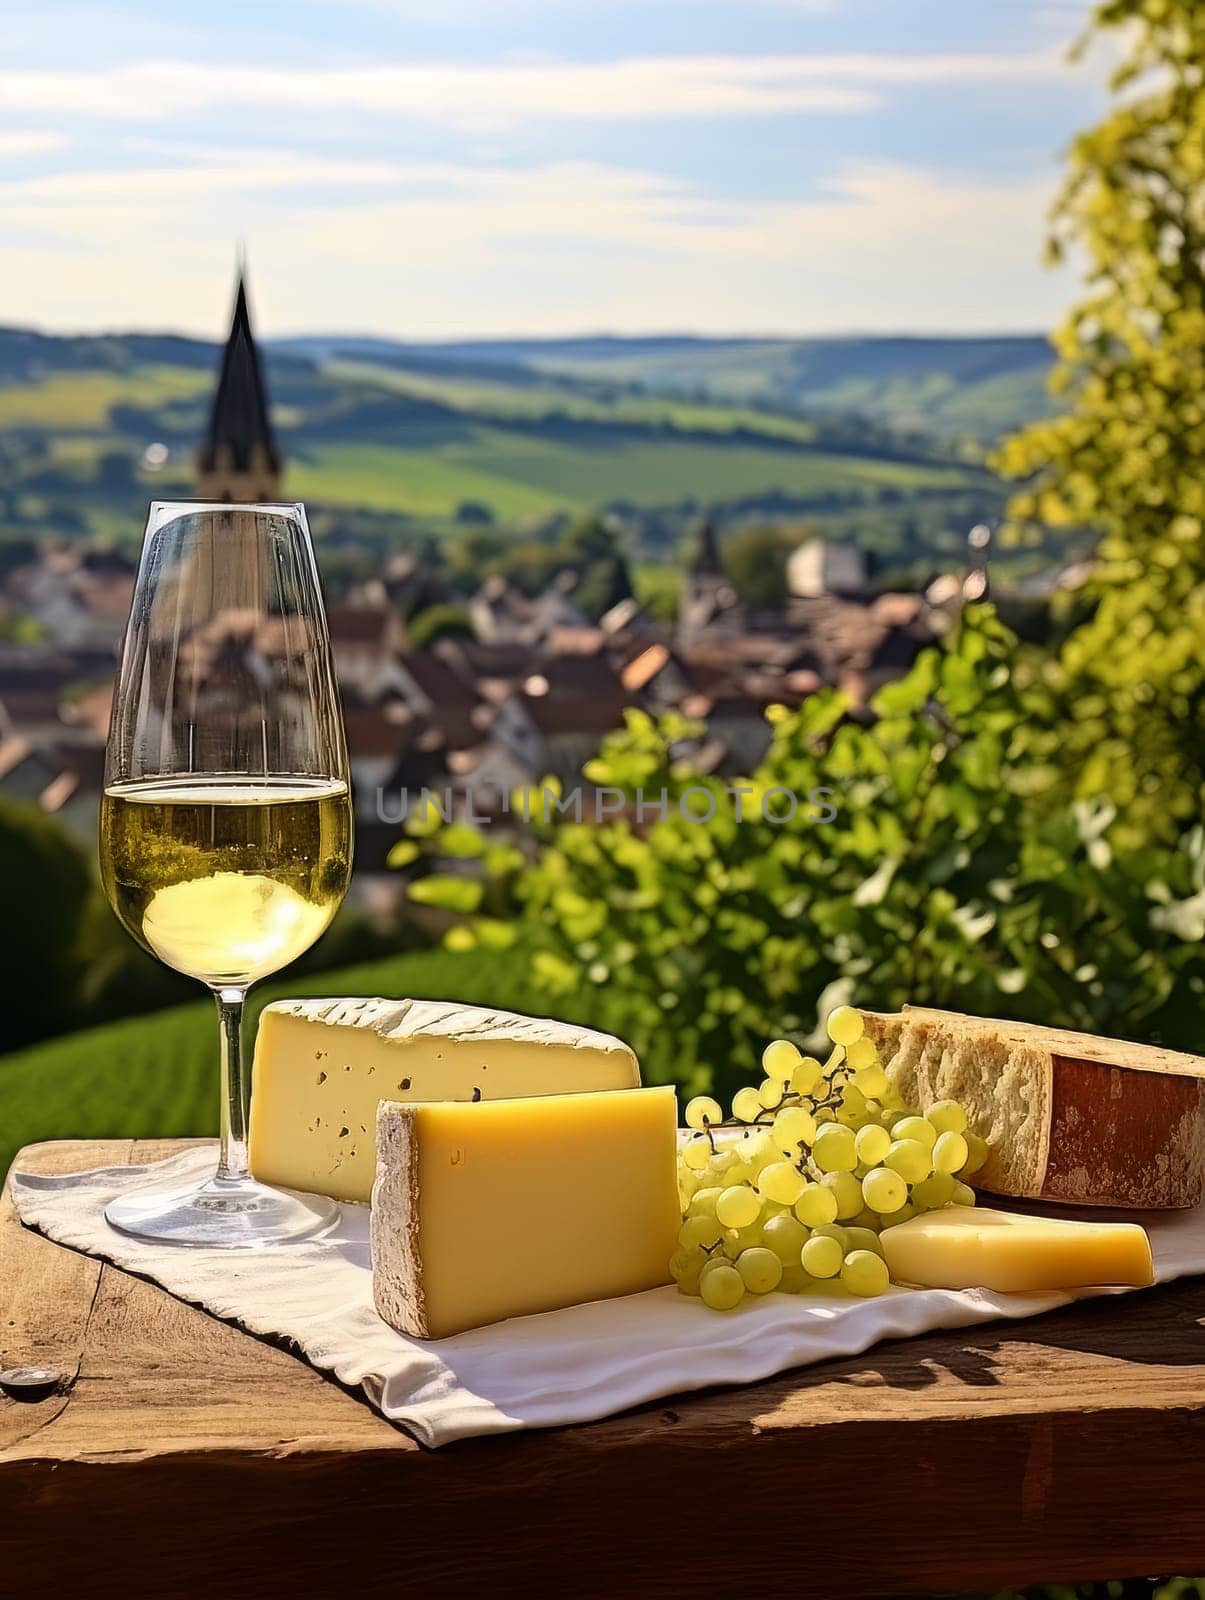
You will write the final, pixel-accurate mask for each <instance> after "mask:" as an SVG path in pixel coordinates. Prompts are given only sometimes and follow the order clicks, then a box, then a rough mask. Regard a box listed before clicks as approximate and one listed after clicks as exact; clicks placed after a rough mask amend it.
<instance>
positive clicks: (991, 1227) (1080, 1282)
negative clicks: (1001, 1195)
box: [880, 1206, 1155, 1294]
mask: <svg viewBox="0 0 1205 1600" xmlns="http://www.w3.org/2000/svg"><path fill="white" fill-rule="evenodd" d="M880 1237H881V1240H882V1245H883V1255H884V1256H885V1257H886V1260H887V1266H888V1268H889V1270H890V1272H891V1276H892V1279H893V1280H894V1281H896V1282H898V1283H911V1284H919V1285H920V1286H921V1287H922V1288H925V1289H998V1290H1001V1291H1003V1292H1005V1293H1010V1294H1011V1293H1019V1292H1023V1291H1026V1290H1035V1289H1083V1288H1087V1287H1089V1286H1090V1285H1094V1284H1115V1283H1116V1284H1129V1285H1131V1286H1132V1287H1134V1288H1142V1287H1144V1286H1145V1285H1147V1284H1151V1283H1154V1281H1155V1271H1154V1263H1153V1262H1152V1259H1151V1243H1150V1240H1149V1239H1148V1238H1147V1235H1146V1230H1145V1229H1143V1228H1140V1227H1139V1226H1138V1225H1137V1223H1134V1222H1068V1221H1064V1220H1062V1219H1061V1218H1060V1219H1058V1220H1052V1219H1050V1218H1047V1217H1026V1216H1020V1215H1018V1214H1017V1213H1015V1212H1011V1211H993V1210H989V1209H987V1208H986V1207H980V1206H950V1207H947V1208H946V1209H944V1210H941V1211H927V1212H924V1213H922V1215H920V1216H917V1217H910V1218H909V1220H908V1221H907V1222H900V1223H897V1224H896V1226H895V1227H894V1228H885V1229H884V1230H883V1232H882V1234H881V1236H880Z"/></svg>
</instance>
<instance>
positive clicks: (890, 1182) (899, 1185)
mask: <svg viewBox="0 0 1205 1600" xmlns="http://www.w3.org/2000/svg"><path fill="white" fill-rule="evenodd" d="M862 1196H863V1199H864V1200H865V1201H866V1204H867V1205H868V1206H869V1207H870V1209H871V1210H872V1211H877V1212H878V1213H879V1214H880V1216H890V1215H891V1214H892V1213H893V1212H896V1211H898V1210H899V1209H900V1207H901V1206H903V1205H904V1204H905V1203H906V1201H907V1199H908V1185H907V1184H906V1183H905V1182H904V1180H903V1178H901V1177H900V1175H899V1173H898V1172H893V1171H892V1170H891V1168H890V1167H876V1168H875V1170H874V1171H873V1172H871V1173H868V1174H867V1176H866V1177H865V1178H863V1180H862Z"/></svg>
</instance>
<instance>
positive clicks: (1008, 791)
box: [427, 607, 1205, 1091]
mask: <svg viewBox="0 0 1205 1600" xmlns="http://www.w3.org/2000/svg"><path fill="white" fill-rule="evenodd" d="M1016 654H1017V641H1016V639H1015V638H1014V637H1013V636H1012V635H1011V634H1010V633H1009V632H1008V631H1007V630H1006V629H1005V628H1004V627H1003V626H1002V625H1001V624H1000V623H999V621H998V620H997V618H996V616H995V614H994V612H993V611H992V610H991V608H990V607H982V608H977V609H974V610H971V611H968V612H967V613H966V614H965V615H964V617H963V620H962V622H961V624H960V626H959V628H958V630H957V633H956V635H955V637H954V638H953V639H952V641H951V643H950V644H949V646H948V647H947V648H943V649H931V650H928V651H926V652H925V653H924V654H923V655H922V656H921V657H920V658H919V660H918V661H917V663H916V665H915V666H914V667H913V669H912V671H911V672H910V673H909V674H908V676H907V677H906V678H904V679H903V680H901V681H900V682H898V683H895V684H892V685H890V686H889V687H887V688H885V689H883V690H882V691H881V692H880V693H879V695H878V696H877V698H876V700H875V702H874V711H875V713H876V720H875V721H874V722H873V723H872V724H871V725H870V726H863V725H862V724H860V723H858V722H855V721H851V720H848V719H847V718H846V714H845V713H846V706H845V703H844V702H843V700H842V698H841V697H840V696H839V695H838V694H837V693H836V692H835V691H824V692H822V693H820V694H817V695H814V696H812V697H811V698H810V699H809V700H808V701H806V702H805V704H804V705H803V707H802V708H801V709H800V710H799V711H797V712H787V711H786V710H785V709H780V710H778V711H777V712H776V713H774V714H772V717H771V720H772V723H773V729H774V738H773V743H772V746H771V748H770V750H769V753H768V754H767V756H766V758H765V760H764V761H763V763H762V764H761V766H760V767H759V768H758V769H757V770H756V771H755V772H754V773H753V774H752V775H751V776H750V778H749V779H748V780H747V781H746V782H745V783H743V784H740V783H733V784H731V785H725V784H724V783H722V782H720V781H718V780H715V779H703V778H699V777H698V776H696V775H693V774H692V773H691V772H690V770H689V768H688V767H687V766H686V765H685V764H684V763H682V762H680V761H679V760H678V759H676V754H675V752H676V751H677V750H678V749H680V748H681V745H682V742H683V741H687V742H689V741H690V740H691V739H692V738H693V737H695V736H697V734H698V732H699V730H698V729H697V727H694V726H692V725H691V724H689V723H687V722H686V721H685V720H684V719H682V718H681V717H677V716H671V717H667V718H665V719H664V720H663V721H662V722H660V723H659V724H654V723H653V721H652V720H651V719H650V718H648V717H647V716H645V715H644V714H643V713H629V715H628V722H627V726H626V728H625V729H624V731H623V732H622V733H619V734H617V735H615V736H614V737H612V738H611V739H610V740H608V741H607V743H606V744H605V745H604V747H603V750H602V752H601V753H600V755H599V756H598V757H597V758H596V759H595V760H594V761H592V762H590V763H589V764H588V765H587V768H586V776H587V777H588V778H589V780H590V781H591V782H593V783H597V784H606V785H610V786H613V787H615V788H618V789H621V790H623V791H624V793H625V794H626V795H627V796H629V800H630V804H629V812H628V816H627V817H626V818H625V819H624V820H620V821H616V822H614V823H611V824H608V825H605V826H595V825H593V824H592V823H581V824H579V823H575V822H573V821H571V820H569V819H568V817H562V816H560V815H558V813H557V812H556V810H555V808H551V809H549V810H548V811H547V813H545V810H544V808H543V807H541V806H538V805H537V806H536V807H534V808H533V813H532V814H533V816H534V818H535V819H536V820H535V822H534V824H533V831H534V833H535V836H536V839H537V841H538V847H539V848H538V854H537V855H536V857H535V859H534V860H533V861H532V862H531V864H530V865H529V866H528V867H527V868H526V870H525V871H523V872H521V873H519V874H518V875H517V876H516V877H515V879H514V888H513V897H514V898H513V912H514V914H515V915H516V916H517V918H518V919H519V937H520V941H521V942H522V943H523V944H525V945H527V946H530V947H531V948H533V950H535V951H536V953H535V954H534V956H533V959H532V969H531V970H532V979H533V981H534V983H535V985H536V987H537V989H538V990H539V991H541V992H542V993H544V994H545V995H546V996H547V1002H546V1004H547V1007H548V1009H550V1010H556V1009H557V1008H558V1007H559V1006H560V1005H561V1004H563V1003H564V1002H565V1001H566V1000H568V999H570V998H572V997H574V996H577V995H580V994H581V993H582V992H583V991H588V990H589V989H591V988H595V989H599V990H603V989H605V990H607V992H608V993H609V994H610V996H611V998H612V1002H613V1005H614V1007H615V1009H616V1011H617V1012H618V1015H619V1019H620V1026H619V1031H620V1032H621V1033H623V1034H624V1035H625V1037H627V1038H628V1039H629V1040H630V1042H631V1043H632V1044H633V1046H634V1047H635V1048H636V1050H637V1052H638V1054H639V1055H640V1057H641V1060H642V1063H643V1064H644V1066H645V1068H646V1070H647V1071H648V1073H649V1075H650V1076H652V1077H654V1078H657V1079H676V1080H677V1081H679V1082H680V1083H681V1084H682V1086H683V1088H684V1089H686V1090H688V1091H695V1090H698V1089H700V1088H702V1087H705V1086H708V1085H710V1086H712V1087H715V1088H718V1089H729V1088H732V1087H733V1086H735V1085H736V1084H738V1083H739V1082H741V1081H743V1080H744V1079H746V1078H747V1077H748V1073H749V1071H750V1064H751V1062H753V1061H754V1060H755V1059H756V1057H757V1053H758V1052H759V1051H760V1049H761V1046H762V1045H763V1044H764V1042H765V1040H766V1039H767V1038H769V1037H771V1036H773V1035H776V1034H779V1033H783V1032H785V1033H787V1034H790V1035H793V1036H795V1037H796V1038H798V1039H800V1040H804V1039H806V1038H808V1037H809V1036H810V1035H811V1034H812V1033H813V1031H814V1029H815V1027H816V1025H817V1021H818V1017H819V1015H820V1014H822V1013H823V1012H824V1011H826V1010H827V1009H828V1008H829V1007H830V1006H832V1005H834V1004H837V1003H839V1002H840V1001H843V1000H848V999H850V998H851V997H853V996H855V995H856V997H857V999H858V1000H859V1001H860V1002H861V1003H862V1004H865V1005H870V1006H873V1007H878V1008H882V1009H890V1010H894V1009H897V1008H898V1007H899V1006H901V1005H903V1004H904V1003H905V1002H913V1003H922V1004H929V1005H937V1006H946V1007H951V1008H953V1009H956V1010H962V1011H971V1012H979V1013H981V1014H983V1015H989V1016H990V1015H993V1014H999V1013H1001V1012H1004V1013H1006V1014H1008V1015H1010V1016H1015V1017H1018V1018H1021V1019H1033V1020H1041V1021H1044V1022H1048V1023H1051V1024H1062V1025H1064V1026H1069V1027H1080V1028H1088V1029H1091V1030H1093V1031H1099V1032H1117V1033H1122V1034H1129V1035H1131V1036H1136V1037H1141V1036H1147V1037H1159V1038H1163V1039H1165V1040H1166V1041H1167V1042H1169V1043H1177V1044H1182V1045H1186V1046H1190V1047H1195V1046H1196V1045H1197V1044H1198V1043H1199V1014H1200V1007H1201V1002H1202V997H1203V996H1205V959H1203V953H1202V944H1201V940H1200V937H1199V933H1200V927H1201V922H1202V918H1203V917H1205V829H1200V828H1198V829H1196V830H1194V831H1193V832H1192V833H1191V834H1190V835H1189V836H1188V837H1187V838H1186V839H1185V840H1184V841H1183V842H1182V843H1181V844H1179V845H1178V846H1177V847H1176V848H1161V847H1156V846H1148V847H1146V848H1145V849H1143V850H1141V851H1133V850H1131V851H1127V852H1121V851H1118V850H1117V849H1115V847H1114V842H1115V841H1114V835H1115V832H1116V828H1117V821H1118V818H1117V813H1116V811H1115V808H1114V807H1113V806H1112V805H1111V804H1109V803H1108V802H1105V801H1098V802H1095V803H1088V802H1077V803H1076V804H1074V805H1073V806H1069V807H1063V808H1051V807H1049V806H1048V805H1046V804H1045V797H1046V791H1047V790H1048V788H1049V787H1050V786H1051V785H1052V784H1053V783H1054V782H1055V781H1056V778H1057V774H1056V773H1054V772H1053V771H1052V770H1051V768H1050V766H1049V765H1048V763H1047V762H1046V761H1045V759H1044V758H1043V757H1042V756H1041V755H1040V754H1036V753H1035V751H1034V743H1033V739H1032V728H1031V722H1032V718H1033V716H1034V715H1035V712H1037V711H1040V710H1041V709H1042V704H1041V702H1040V701H1039V700H1037V699H1036V698H1035V695H1034V692H1033V691H1032V690H1030V689H1028V688H1025V687H1023V686H1021V685H1020V684H1019V683H1018V679H1017V674H1016V673H1015V671H1014V661H1015V658H1016ZM662 790H665V792H666V797H667V801H668V812H669V815H667V816H666V817H665V818H664V819H663V820H658V812H657V811H656V810H654V809H653V808H654V807H655V805H656V802H657V800H658V799H659V797H660V792H661V791H662ZM637 791H641V792H642V793H643V795H644V797H645V807H646V811H645V817H644V822H643V824H642V823H641V822H640V821H639V820H638V818H639V813H638V812H637V811H636V809H635V801H636V795H637ZM832 810H835V816H834V817H833V818H832V820H827V821H826V820H822V818H823V817H825V816H826V815H829V814H831V811H832ZM683 811H686V812H689V813H690V815H691V816H693V817H699V818H706V819H707V820H706V821H698V822H696V821H692V820H689V819H688V818H687V817H686V816H684V815H682V814H681V812H683ZM767 816H769V817H773V818H775V819H776V820H767ZM429 848H430V849H431V850H432V851H433V852H434V853H435V854H439V853H440V846H439V837H438V833H436V834H435V836H434V837H432V838H431V839H430V840H429ZM427 881H430V880H427ZM456 932H457V940H456V942H457V944H458V945H460V946H463V943H464V940H465V936H466V930H464V929H458V930H456ZM470 937H471V935H470Z"/></svg>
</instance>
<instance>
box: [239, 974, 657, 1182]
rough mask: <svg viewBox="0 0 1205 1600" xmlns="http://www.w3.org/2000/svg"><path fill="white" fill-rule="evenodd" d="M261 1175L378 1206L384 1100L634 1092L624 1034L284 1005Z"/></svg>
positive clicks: (256, 1124) (404, 1005) (403, 1004)
mask: <svg viewBox="0 0 1205 1600" xmlns="http://www.w3.org/2000/svg"><path fill="white" fill-rule="evenodd" d="M252 1083H253V1087H252V1095H251V1133H250V1156H251V1170H252V1172H253V1173H254V1175H255V1177H256V1178H258V1179H259V1180H260V1181H261V1182H263V1183H271V1184H278V1185H280V1186H282V1187H284V1188H288V1189H303V1190H309V1191H312V1192H315V1193H319V1194H327V1195H330V1196H332V1197H333V1198H334V1199H336V1200H349V1201H358V1202H360V1203H367V1201H368V1198H369V1195H370V1193H371V1191H372V1181H373V1176H374V1173H375V1170H376V1112H377V1106H378V1105H379V1104H380V1102H381V1101H382V1100H396V1101H406V1102H408V1101H420V1100H473V1099H475V1098H476V1099H481V1100H493V1099H500V1098H504V1097H505V1098H513V1097H516V1096H529V1095H547V1094H574V1093H579V1092H582V1091H588V1090H599V1089H630V1088H635V1087H637V1086H638V1085H639V1083H640V1068H639V1066H638V1065H637V1062H636V1057H635V1055H634V1054H633V1053H632V1051H631V1050H630V1049H629V1048H628V1046H627V1045H626V1044H624V1043H623V1041H622V1040H620V1039H616V1038H613V1037H612V1036H611V1035H610V1034H606V1033H598V1032H596V1031H595V1030H594V1029H592V1028H579V1027H574V1026H573V1025H571V1024H570V1023H566V1022H556V1021H553V1020H551V1019H549V1018H543V1017H525V1016H519V1015H517V1014H516V1013H514V1012H508V1011H488V1010H485V1009H484V1008H482V1007H480V1006H459V1005H453V1004H451V1003H449V1002H446V1001H442V1000H382V999H366V1000H354V999H353V1000H282V1001H277V1002H276V1003H275V1004H274V1005H270V1006H268V1007H267V1008H266V1009H265V1010H264V1013H263V1015H262V1016H261V1018H260V1023H259V1032H258V1034H257V1036H256V1041H255V1064H254V1074H253V1079H252Z"/></svg>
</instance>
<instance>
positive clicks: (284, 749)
mask: <svg viewBox="0 0 1205 1600" xmlns="http://www.w3.org/2000/svg"><path fill="white" fill-rule="evenodd" d="M351 852H352V813H351V795H350V788H349V782H348V769H347V749H346V744H345V741H344V737H343V723H342V718H341V716H340V713H339V701H338V693H337V690H336V687H335V678H334V668H333V664H332V660H331V651H330V641H329V638H328V635H327V629H326V617H325V614H324V611H323V607H322V594H321V590H320V587H319V583H318V573H317V568H316V566H315V563H314V554H313V548H312V546H311V544H310V537H309V531H308V528H307V526H306V519H305V511H304V508H303V507H301V506H300V505H260V506H243V505H217V504H205V503H201V502H189V501H179V502H175V503H156V504H155V505H153V506H152V507H151V513H150V519H149V521H148V523H147V530H146V539H145V542H144V545H143V552H142V561H141V564H140V567H139V572H138V581H137V585H136V587H135V592H134V601H133V607H132V609H131V613H130V623H129V628H128V630H127V632H126V639H125V645H124V648H123V652H122V660H121V667H120V669H119V672H118V679H117V688H116V692H115V695H114V701H113V716H112V721H111V724H110V729H109V745H108V753H107V761H106V769H105V791H104V797H103V799H102V802H101V815H100V862H101V877H102V881H103V883H104V886H105V892H106V894H107V895H108V898H109V903H110V904H111V905H112V907H113V909H114V911H115V912H116V913H117V915H118V917H119V918H120V919H121V921H122V923H123V924H124V925H125V927H126V928H127V929H128V931H129V932H130V933H131V934H133V936H134V938H135V939H137V940H138V942H139V943H140V944H142V945H144V946H145V948H146V949H148V950H149V951H150V952H151V953H152V955H155V956H157V957H158V958H159V960H160V961H163V962H165V963H166V964H167V965H168V966H170V967H174V968H176V970H177V971H179V972H186V973H188V974H189V976H190V977H194V978H197V979H199V980H200V981H201V982H202V983H204V984H206V985H208V987H209V988H210V990H211V991H212V992H213V994H214V997H215V999H216V1001H217V1008H218V1024H219V1037H220V1059H221V1078H222V1085H221V1142H220V1149H219V1157H218V1166H217V1170H216V1172H215V1173H214V1176H213V1177H212V1178H211V1179H209V1180H208V1181H207V1182H206V1183H204V1184H203V1185H201V1186H199V1187H194V1188H191V1189H179V1188H177V1189H174V1190H161V1189H154V1188H150V1189H141V1190H138V1191H136V1192H135V1193H132V1194H129V1195H124V1196H119V1197H118V1198H117V1199H116V1200H114V1201H112V1202H111V1204H110V1205H109V1207H108V1209H107V1211H106V1216H107V1217H108V1219H109V1221H110V1222H111V1223H112V1224H113V1225H114V1227H117V1228H121V1229H122V1230H124V1231H125V1232H127V1233H133V1234H137V1235H139V1236H141V1237H144V1238H151V1239H155V1240H158V1241H160V1242H163V1243H173V1244H185V1245H188V1244H192V1245H207V1246H214V1245H221V1246H242V1247H246V1246H255V1245H270V1244H280V1243H284V1242H287V1241H288V1240H291V1239H297V1238H304V1237H308V1236H311V1235H313V1234H315V1233H317V1232H320V1231H322V1230H323V1229H324V1228H326V1227H328V1226H329V1225H330V1223H331V1222H333V1221H334V1220H335V1217H336V1216H337V1207H335V1206H334V1205H333V1204H332V1203H331V1202H329V1201H325V1200H323V1199H321V1198H320V1197H316V1196H309V1195H307V1196H301V1195H293V1194H289V1193H285V1192H282V1191H281V1190H278V1189H270V1188H267V1187H265V1186H264V1185H262V1184H258V1183H256V1182H255V1181H254V1179H253V1178H252V1177H251V1175H250V1172H249V1170H248V1165H247V1105H248V1087H249V1085H248V1078H247V1071H246V1065H245V1062H244V1059H243V1050H242V1011H243V1001H244V999H245V997H246V993H247V989H248V987H249V986H250V985H251V984H252V983H254V982H256V980H257V979H259V978H263V977H266V976H268V975H269V974H270V973H273V972H277V971H279V969H280V968H281V967H283V966H286V965H287V964H288V963H289V962H290V961H292V960H294V959H295V958H296V957H297V956H299V955H301V954H302V953H303V951H305V950H308V949H309V947H310V946H311V945H312V944H313V943H314V941H315V940H316V939H318V938H319V937H320V936H321V934H322V933H323V932H324V931H325V929H326V928H327V927H328V926H329V924H330V921H331V918H332V917H333V916H334V914H335V912H336V910H337V909H338V907H339V905H340V903H341V901H342V900H343V897H344V895H345V894H346V892H347V885H348V880H349V877H350V873H351ZM167 1067H168V1064H167V1063H165V1069H166V1068H167Z"/></svg>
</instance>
